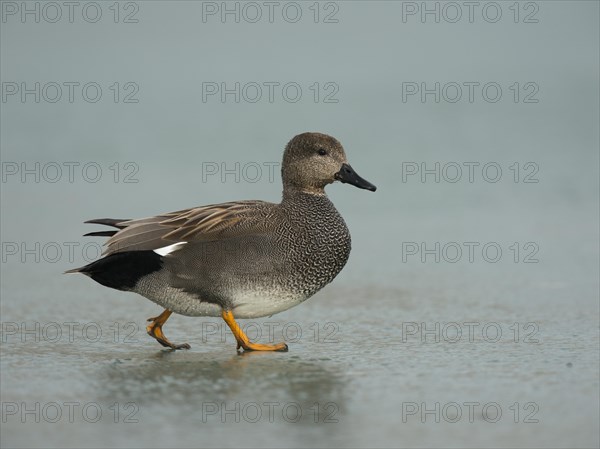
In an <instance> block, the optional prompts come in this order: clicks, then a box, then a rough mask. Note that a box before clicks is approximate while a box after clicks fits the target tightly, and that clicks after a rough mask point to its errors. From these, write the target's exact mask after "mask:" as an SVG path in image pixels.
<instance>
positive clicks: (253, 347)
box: [221, 310, 288, 352]
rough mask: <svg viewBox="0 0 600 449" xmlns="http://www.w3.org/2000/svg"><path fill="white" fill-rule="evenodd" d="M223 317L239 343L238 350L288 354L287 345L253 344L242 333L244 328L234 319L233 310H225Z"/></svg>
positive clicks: (222, 313)
mask: <svg viewBox="0 0 600 449" xmlns="http://www.w3.org/2000/svg"><path fill="white" fill-rule="evenodd" d="M221 316H222V317H223V319H224V320H225V322H226V323H227V325H228V326H229V329H231V332H233V336H234V337H235V339H236V341H237V349H238V350H239V349H240V348H243V349H244V351H280V352H287V350H288V346H287V345H286V344H285V343H277V344H274V345H265V344H262V343H252V342H251V341H250V340H249V339H248V336H247V335H246V334H245V333H244V331H242V328H241V327H240V326H239V324H238V323H237V322H236V321H235V319H234V318H233V313H232V312H231V310H223V312H221Z"/></svg>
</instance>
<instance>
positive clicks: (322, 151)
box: [317, 148, 327, 156]
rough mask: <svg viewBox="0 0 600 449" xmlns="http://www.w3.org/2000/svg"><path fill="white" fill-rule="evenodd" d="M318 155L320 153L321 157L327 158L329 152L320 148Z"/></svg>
mask: <svg viewBox="0 0 600 449" xmlns="http://www.w3.org/2000/svg"><path fill="white" fill-rule="evenodd" d="M317 153H319V155H320V156H325V155H326V154H327V150H325V149H323V148H319V151H317Z"/></svg>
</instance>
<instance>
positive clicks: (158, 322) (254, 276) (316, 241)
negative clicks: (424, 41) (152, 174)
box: [67, 133, 376, 351]
mask: <svg viewBox="0 0 600 449" xmlns="http://www.w3.org/2000/svg"><path fill="white" fill-rule="evenodd" d="M281 176H282V180H283V198H282V200H281V203H279V204H275V203H269V202H265V201H235V202H231V203H223V204H213V205H209V206H202V207H195V208H192V209H185V210H180V211H177V212H170V213H166V214H161V215H157V216H155V217H150V218H142V219H137V220H126V219H96V220H89V221H87V222H86V223H95V224H102V225H109V226H112V227H114V228H117V230H109V231H100V232H92V233H89V234H86V236H106V237H110V238H109V239H108V241H107V242H106V243H105V245H106V246H107V248H106V250H105V251H104V254H103V257H102V258H101V259H99V260H97V261H95V262H92V263H90V264H88V265H86V266H84V267H81V268H76V269H73V270H69V271H67V273H83V274H85V275H86V276H89V277H91V278H92V279H93V280H95V281H96V282H98V283H100V284H102V285H104V286H106V287H111V288H114V289H117V290H122V291H129V292H135V293H139V294H140V295H142V296H144V297H146V298H148V299H150V300H151V301H153V302H155V303H156V304H158V305H160V306H162V307H164V308H165V310H164V312H162V313H161V314H160V315H158V316H156V317H153V318H149V319H148V321H149V322H151V323H150V324H149V325H148V326H147V328H146V330H147V331H148V334H149V335H151V336H152V337H154V338H155V339H156V340H157V341H158V342H159V343H160V344H161V345H163V346H165V347H169V348H172V349H189V348H190V346H189V345H188V344H187V343H184V344H173V343H171V342H170V341H169V340H168V339H167V337H166V336H165V335H164V334H163V331H162V326H163V325H164V324H165V322H166V321H167V319H168V318H169V316H170V315H171V314H172V313H173V312H175V313H178V314H181V315H187V316H211V317H216V316H221V317H222V318H223V319H224V320H225V322H226V323H227V325H228V326H229V328H230V329H231V331H232V332H233V334H234V336H235V338H236V340H237V348H238V350H239V349H240V348H243V349H244V350H246V351H250V350H255V351H286V350H287V345H286V344H285V343H279V344H258V343H253V342H251V341H250V340H249V339H248V337H247V336H246V335H245V333H244V332H243V331H242V330H241V328H240V326H239V325H238V324H237V323H236V321H235V318H234V317H236V318H258V317H264V316H270V315H273V314H275V313H279V312H282V311H284V310H287V309H289V308H290V307H293V306H296V305H298V304H300V303H301V302H303V301H305V300H307V299H308V298H310V297H311V296H312V295H314V294H315V293H316V292H318V291H319V290H320V289H322V288H323V287H324V286H325V285H327V284H329V283H330V282H331V281H332V280H333V279H334V278H335V277H336V276H337V274H338V273H339V272H340V271H341V270H342V268H343V267H344V265H345V264H346V261H347V260H348V256H349V255H350V233H349V231H348V228H347V227H346V223H345V222H344V219H343V218H342V217H341V216H340V214H339V213H338V211H337V210H336V208H335V207H334V205H333V203H332V202H331V201H330V200H329V198H327V195H326V194H325V190H324V188H325V186H326V185H327V184H331V183H332V182H334V181H340V182H342V183H348V184H352V185H354V186H356V187H359V188H361V189H367V190H370V191H373V192H374V191H375V189H376V187H375V186H374V185H373V184H371V183H370V182H368V181H366V180H364V179H363V178H361V177H360V176H358V175H357V174H356V172H355V171H354V170H353V169H352V167H351V166H350V165H349V164H348V162H347V160H346V154H345V152H344V148H343V147H342V145H341V144H340V142H338V141H337V140H336V139H335V138H333V137H331V136H328V135H326V134H320V133H304V134H300V135H297V136H296V137H294V138H293V139H292V140H291V141H290V142H289V143H288V144H287V146H286V148H285V152H284V154H283V163H282V170H281Z"/></svg>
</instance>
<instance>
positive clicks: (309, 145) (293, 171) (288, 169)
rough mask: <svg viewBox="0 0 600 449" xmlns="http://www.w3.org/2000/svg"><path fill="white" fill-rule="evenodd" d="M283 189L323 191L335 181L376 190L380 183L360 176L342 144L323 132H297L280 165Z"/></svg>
mask: <svg viewBox="0 0 600 449" xmlns="http://www.w3.org/2000/svg"><path fill="white" fill-rule="evenodd" d="M281 175H282V178H283V185H284V189H286V188H290V187H291V188H295V189H299V190H302V191H305V192H309V193H316V194H324V188H325V186H326V185H327V184H331V183H332V182H335V181H340V182H342V183H347V184H352V185H353V186H356V187H358V188H361V189H366V190H370V191H372V192H374V191H375V190H376V189H377V187H375V186H374V185H373V184H371V183H370V182H369V181H367V180H366V179H363V178H361V177H360V176H359V175H358V174H357V173H356V172H355V171H354V169H353V168H352V167H351V166H350V164H349V163H348V160H347V159H346V153H345V151H344V147H343V146H342V144H341V143H340V142H339V141H338V140H337V139H335V138H334V137H331V136H328V135H327V134H321V133H303V134H298V135H297V136H295V137H294V138H293V139H292V140H290V141H289V143H288V144H287V146H286V147H285V152H284V154H283V164H282V168H281Z"/></svg>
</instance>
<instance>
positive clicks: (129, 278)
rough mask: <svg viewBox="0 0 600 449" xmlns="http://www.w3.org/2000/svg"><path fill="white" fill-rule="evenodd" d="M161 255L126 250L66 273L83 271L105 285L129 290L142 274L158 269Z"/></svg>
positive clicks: (145, 274) (160, 263) (160, 265)
mask: <svg viewBox="0 0 600 449" xmlns="http://www.w3.org/2000/svg"><path fill="white" fill-rule="evenodd" d="M162 263H163V262H162V256H160V255H158V254H156V253H155V252H154V251H126V252H123V253H116V254H111V255H110V256H106V257H103V258H102V259H98V260H96V261H95V262H92V263H90V264H88V265H86V266H85V267H81V268H75V269H73V270H69V271H67V273H83V274H85V275H87V276H89V277H91V278H92V279H93V280H95V281H96V282H98V283H99V284H102V285H104V286H106V287H110V288H115V289H117V290H125V291H128V290H131V289H132V288H133V287H135V284H137V282H138V281H139V280H140V279H141V278H142V277H144V276H147V275H149V274H150V273H154V272H155V271H157V270H160V268H161V267H162Z"/></svg>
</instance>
